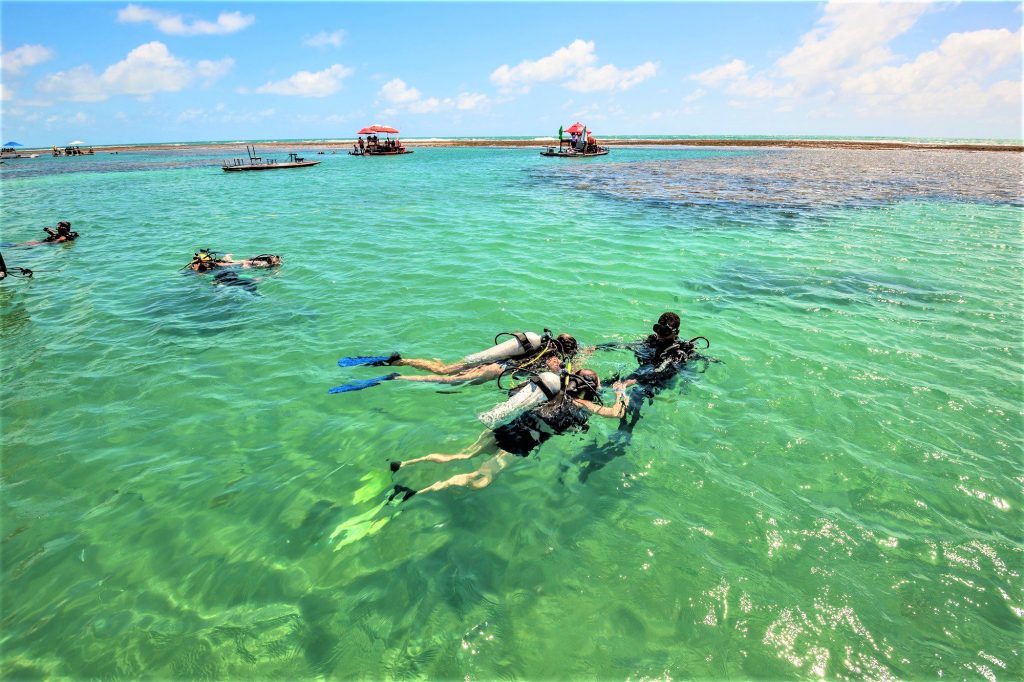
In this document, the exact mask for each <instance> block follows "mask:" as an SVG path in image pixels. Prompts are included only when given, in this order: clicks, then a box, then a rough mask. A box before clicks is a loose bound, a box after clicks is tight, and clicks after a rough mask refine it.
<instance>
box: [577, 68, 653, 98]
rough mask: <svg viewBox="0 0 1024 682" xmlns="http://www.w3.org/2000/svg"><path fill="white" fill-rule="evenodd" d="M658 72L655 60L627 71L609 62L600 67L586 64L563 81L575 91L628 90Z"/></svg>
mask: <svg viewBox="0 0 1024 682" xmlns="http://www.w3.org/2000/svg"><path fill="white" fill-rule="evenodd" d="M657 73H658V65H657V64H656V63H655V62H644V63H643V64H641V65H640V66H638V67H636V68H634V69H630V70H629V71H626V70H623V69H620V68H618V67H617V66H613V65H611V64H606V65H604V66H602V67H594V66H588V67H586V68H585V69H582V70H581V71H579V73H577V74H576V76H575V77H574V78H572V79H571V80H569V81H567V82H566V83H565V87H567V88H569V89H570V90H576V91H577V92H596V91H599V90H628V89H629V88H631V87H633V86H634V85H637V84H638V83H642V82H643V81H645V80H647V79H648V78H652V77H653V76H654V75H655V74H657Z"/></svg>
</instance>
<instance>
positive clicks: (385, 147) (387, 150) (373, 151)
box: [349, 125, 413, 156]
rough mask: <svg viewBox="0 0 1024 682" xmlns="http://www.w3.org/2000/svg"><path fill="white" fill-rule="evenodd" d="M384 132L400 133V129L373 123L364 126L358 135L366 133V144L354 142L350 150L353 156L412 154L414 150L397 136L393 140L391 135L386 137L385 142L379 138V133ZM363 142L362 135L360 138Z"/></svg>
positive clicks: (389, 133) (387, 133)
mask: <svg viewBox="0 0 1024 682" xmlns="http://www.w3.org/2000/svg"><path fill="white" fill-rule="evenodd" d="M380 133H384V134H385V135H398V130H396V129H395V128H391V127H390V126H382V125H372V126H368V127H366V128H362V129H361V130H360V131H359V132H358V133H356V134H357V135H360V136H362V135H366V136H367V138H366V139H367V141H366V144H354V145H352V151H350V152H349V154H351V155H352V156H398V155H399V154H412V152H413V150H411V149H406V148H405V145H403V144H402V143H401V142H399V141H398V138H397V137H396V138H395V139H394V140H392V139H391V138H390V137H389V138H385V140H384V141H383V142H381V141H380V140H379V139H378V135H379V134H380ZM359 140H360V142H362V137H360V138H359Z"/></svg>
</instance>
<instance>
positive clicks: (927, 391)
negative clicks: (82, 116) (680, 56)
mask: <svg viewBox="0 0 1024 682" xmlns="http://www.w3.org/2000/svg"><path fill="white" fill-rule="evenodd" d="M269 151H270V150H267V152H268V154H265V155H269ZM818 151H820V154H818V153H817V152H818ZM827 154H834V152H829V151H827V150H800V151H787V152H780V151H772V150H768V151H726V150H716V151H705V150H694V149H688V150H671V149H658V150H643V149H616V150H613V152H612V154H611V155H609V156H608V157H605V158H602V159H593V160H588V161H584V162H582V164H583V165H580V163H581V162H579V161H568V162H567V161H565V160H560V159H543V158H541V157H540V156H539V155H538V154H537V150H530V149H507V150H493V149H421V150H417V151H416V153H415V154H412V155H408V156H405V157H399V158H385V159H358V158H352V157H348V156H346V155H342V154H338V155H331V154H327V155H324V156H312V155H311V154H307V156H309V157H310V158H318V159H321V160H322V161H323V164H322V165H320V166H318V167H315V168H308V169H296V170H288V171H281V172H278V173H257V174H227V173H222V172H221V171H220V170H219V168H218V167H217V165H216V162H217V161H218V160H219V159H220V158H221V156H222V154H214V155H210V154H209V153H200V154H192V153H188V152H184V151H171V152H160V153H127V154H126V153H122V154H120V155H97V156H96V157H92V158H88V157H86V158H65V159H52V158H39V159H34V160H25V161H23V162H22V161H19V162H16V163H18V164H21V163H23V164H24V165H15V164H14V163H12V164H5V165H4V167H3V171H2V174H0V191H2V200H3V206H4V218H3V222H2V226H0V227H2V235H0V239H2V240H3V241H5V242H11V241H13V242H22V241H26V240H28V239H36V238H38V237H39V236H41V235H42V233H41V232H39V228H40V227H41V226H43V225H52V224H53V223H54V222H55V221H56V220H57V219H59V218H67V219H69V220H71V221H72V222H73V226H74V229H76V230H78V231H79V232H80V233H81V234H82V237H81V238H80V239H79V240H78V241H77V242H75V243H73V244H69V245H63V246H46V247H39V248H35V249H11V248H6V249H4V257H5V258H6V260H7V263H8V265H9V266H11V265H20V266H25V267H31V268H34V269H36V270H37V271H38V274H37V275H36V277H35V279H33V280H31V281H27V280H12V279H8V280H6V281H4V282H3V283H2V284H0V321H2V340H3V353H2V364H3V374H2V376H3V386H4V391H3V394H2V397H0V413H2V430H3V453H2V454H3V457H2V465H3V470H2V479H0V485H2V500H3V512H2V522H3V524H2V525H3V527H2V534H0V535H2V544H0V559H2V581H3V582H2V585H3V590H2V593H0V596H2V599H3V603H2V610H0V612H2V619H3V620H2V630H0V632H2V633H3V634H2V635H0V637H2V642H3V648H2V672H3V674H4V675H5V676H6V677H13V678H58V677H71V678H83V679H84V678H101V677H103V678H111V677H132V678H137V677H143V676H145V677H158V678H180V679H193V678H207V679H209V678H239V679H242V678H244V679H252V678H271V677H281V678H289V679H291V678H313V677H317V676H328V677H366V678H371V679H384V678H410V677H430V678H443V679H455V678H462V679H484V680H490V679H497V678H506V679H511V678H519V679H565V678H586V679H625V678H630V679H649V678H676V679H678V678H730V677H731V678H737V677H761V678H787V679H789V678H815V677H819V676H822V675H824V676H826V677H828V678H849V679H862V678H868V679H879V678H889V677H901V678H922V677H927V678H933V677H938V676H942V677H951V678H956V679H961V678H979V677H986V678H989V679H1012V678H1019V677H1021V675H1022V673H1024V669H1022V661H1021V651H1020V633H1021V619H1022V617H1024V594H1022V589H1021V581H1020V570H1021V566H1022V563H1024V562H1022V556H1021V553H1022V547H1024V545H1022V533H1021V527H1022V525H1021V520H1022V519H1021V509H1022V505H1024V494H1022V483H1024V475H1022V473H1021V466H1020V463H1021V447H1022V430H1021V426H1022V420H1021V397H1022V396H1021V362H1022V357H1024V354H1022V319H1021V314H1022V297H1021V289H1020V283H1021V281H1022V274H1024V273H1022V264H1021V250H1022V246H1024V244H1022V236H1021V235H1022V233H1021V219H1022V209H1021V206H1020V202H1019V199H1018V198H1015V197H1013V196H1012V195H1013V192H1012V189H1011V190H1010V193H1009V195H1007V193H1006V189H1005V188H1006V187H1010V188H1012V187H1015V186H1016V187H1019V186H1020V160H1019V155H1017V154H1010V153H1005V154H976V153H962V152H961V153H957V152H948V153H947V152H943V154H945V155H946V156H942V157H941V160H942V162H941V163H937V162H936V161H935V159H937V158H939V157H936V156H934V155H928V154H927V153H911V154H910V156H898V158H897V157H894V156H893V155H886V154H879V155H875V156H871V154H876V153H874V152H871V153H867V152H864V153H861V154H868V155H869V156H866V157H865V156H858V157H857V158H866V159H869V160H873V161H871V163H870V164H868V165H872V166H874V167H875V171H874V172H873V174H870V177H868V178H865V176H863V175H862V174H861V173H850V172H845V171H840V170H839V169H836V170H835V171H834V172H833V171H831V170H830V168H834V167H835V163H832V162H829V161H828V159H831V158H835V157H834V156H833V157H828V156H824V155H827ZM211 164H212V165H211ZM809 167H810V168H813V169H814V171H813V172H811V173H808V172H806V169H807V168H809ZM702 168H703V169H704V170H705V172H704V173H702V172H701V169H702ZM795 169H796V170H795ZM799 169H804V170H799ZM929 169H932V170H931V172H929ZM865 172H866V171H865ZM879 177H888V178H889V179H890V180H891V181H892V184H891V185H884V184H878V183H879V180H878V178H879ZM937 177H938V178H943V177H944V178H947V179H950V178H954V177H956V178H968V179H969V180H966V181H963V182H960V183H959V184H957V183H956V182H953V180H949V182H939V181H936V179H935V178H937ZM638 178H645V181H644V182H638ZM729 178H733V180H732V181H731V182H730V181H729ZM877 187H882V188H883V190H885V191H875V190H874V189H872V188H877ZM887 187H888V189H886V188H887ZM922 187H923V189H922ZM943 187H947V188H950V189H949V191H942V188H943ZM956 187H967V188H968V190H964V191H960V190H957V189H955V188H956ZM893 188H895V189H893ZM918 190H920V191H918ZM744 191H746V192H747V193H749V195H750V196H749V197H747V199H746V200H744V199H743V198H742V195H743V193H744ZM716 192H717V193H720V194H719V195H717V196H718V198H719V200H716ZM786 196H794V197H799V200H794V201H777V200H775V199H777V198H779V197H786ZM773 198H774V199H773ZM200 247H211V248H215V249H217V250H219V251H221V252H232V253H233V254H235V256H236V257H240V256H248V255H253V254H256V253H260V252H274V253H280V254H282V255H283V257H284V260H285V263H284V266H283V267H282V268H281V269H280V271H279V272H276V273H273V274H267V273H262V275H261V276H262V281H260V282H258V284H257V286H258V295H253V294H251V293H249V292H246V291H243V290H240V289H237V288H227V287H215V286H213V285H212V283H211V282H210V281H209V280H208V279H205V278H202V277H197V276H194V275H185V274H182V273H181V272H180V271H179V270H178V268H180V267H181V266H182V265H184V264H185V263H186V262H187V261H188V260H189V258H190V257H191V255H192V253H193V252H194V251H195V250H197V249H198V248H200ZM45 271H49V272H45ZM246 276H249V275H248V273H247V274H246ZM664 310H675V311H678V312H680V313H681V315H682V317H683V333H684V335H697V334H702V335H705V336H707V337H708V338H710V339H711V342H712V347H711V351H710V352H711V354H712V355H714V356H715V357H717V358H718V359H720V360H721V362H719V363H715V364H710V365H707V366H695V367H693V368H692V371H690V372H688V373H687V374H686V375H685V376H683V377H681V379H680V381H679V383H678V384H677V385H676V386H675V387H674V388H672V389H670V390H668V391H665V392H663V393H662V394H661V395H659V396H658V397H657V399H656V400H655V401H654V402H653V404H650V405H646V406H644V408H643V419H642V420H641V421H640V423H639V424H638V425H637V427H636V429H635V431H634V432H633V437H632V440H631V441H630V442H629V443H628V444H626V445H625V446H624V447H616V446H615V442H614V441H613V440H610V439H611V438H612V437H613V436H614V433H615V426H616V425H615V423H614V422H612V421H611V420H602V419H597V418H595V419H593V420H592V422H591V428H590V431H589V432H587V433H585V434H580V435H575V436H565V437H561V438H555V439H552V440H551V441H549V442H548V443H546V444H545V445H544V446H543V447H542V448H541V449H540V450H539V451H538V452H537V453H535V454H534V455H533V456H531V457H529V458H527V459H525V460H522V461H519V462H517V463H516V466H514V467H512V468H511V469H509V470H508V471H506V472H505V473H503V474H502V475H501V476H500V477H499V478H498V479H497V480H496V481H495V482H494V483H493V484H492V485H491V486H490V487H489V488H486V489H484V490H480V491H468V492H465V491H462V492H444V493H440V494H438V495H436V496H429V495H424V496H420V497H416V498H413V499H412V500H410V501H409V502H408V503H405V504H404V505H402V506H400V507H384V506H382V504H381V503H382V502H383V500H384V495H385V492H386V491H387V490H388V488H389V487H390V485H391V484H392V480H391V477H390V475H389V474H388V473H387V471H386V467H387V460H388V458H391V457H402V458H406V457H411V456H418V455H421V454H426V453H428V452H455V451H458V450H460V449H462V448H464V447H466V446H468V445H469V444H470V443H471V442H472V441H473V440H474V439H475V438H476V437H477V436H478V435H479V433H480V431H481V427H480V424H479V423H478V422H477V421H476V419H475V415H476V414H477V413H479V412H481V411H483V410H485V409H487V408H488V407H490V406H492V405H494V404H495V402H497V401H498V400H500V399H501V395H500V393H499V392H498V391H497V390H496V389H495V388H494V387H493V385H488V386H470V387H464V388H460V389H455V390H444V391H439V390H437V387H431V386H426V385H424V386H418V385H411V384H398V383H396V382H392V383H386V384H384V385H382V386H378V387H376V388H373V389H369V390H365V391H362V392H359V393H351V394H344V395H328V394H327V392H326V389H327V388H328V387H330V386H334V385H337V384H340V383H345V382H346V381H349V380H351V379H360V378H368V377H372V376H376V375H377V374H381V373H382V371H381V370H380V369H379V368H350V369H341V368H339V367H337V366H336V361H337V359H338V358H339V357H341V356H343V355H356V354H364V353H370V354H373V353H386V352H390V351H392V350H400V351H402V352H403V353H404V354H406V355H407V356H421V357H423V356H425V357H442V358H444V359H446V360H454V359H456V358H458V357H461V356H462V355H464V354H466V353H469V352H472V351H475V350H479V349H481V348H483V347H486V346H487V345H489V343H490V341H491V339H492V338H493V336H494V335H495V334H496V333H497V332H500V331H510V330H516V329H530V330H540V329H541V328H542V327H544V326H547V327H550V328H551V329H553V330H555V331H556V332H557V331H570V332H572V333H574V334H575V335H576V336H577V337H578V338H580V339H581V340H583V341H584V342H587V343H593V342H598V341H605V340H617V339H624V340H630V339H634V338H637V337H639V336H641V335H644V334H646V333H648V331H649V329H650V326H651V324H652V322H653V321H654V320H655V319H656V318H657V316H658V315H659V314H660V313H661V312H662V311H664ZM589 365H590V366H591V367H594V368H595V369H597V370H598V371H599V373H600V374H602V376H604V375H607V374H610V373H612V372H613V371H629V370H630V369H631V368H632V366H633V363H632V360H631V357H630V356H629V355H628V354H625V353H620V352H606V353H603V354H595V355H593V356H592V357H591V358H590V361H589ZM475 464H476V463H475V462H464V463H452V464H448V465H434V464H422V465H418V467H413V468H410V469H409V470H408V471H405V470H403V471H401V472H399V474H398V476H397V477H396V480H397V481H401V482H402V483H404V484H406V485H411V486H414V487H422V486H423V485H426V484H428V483H430V482H432V481H433V480H436V479H437V478H438V477H441V476H447V475H448V474H450V473H454V472H456V471H469V470H471V469H472V468H474V466H475Z"/></svg>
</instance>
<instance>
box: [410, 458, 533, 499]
mask: <svg viewBox="0 0 1024 682" xmlns="http://www.w3.org/2000/svg"><path fill="white" fill-rule="evenodd" d="M515 458H516V456H515V455H512V454H509V453H507V452H505V451H504V450H499V451H498V454H497V455H495V456H494V457H491V458H490V459H489V460H487V461H486V462H484V463H483V464H482V465H481V466H480V468H479V469H477V470H476V471H472V472H470V473H468V474H456V475H455V476H452V477H451V478H449V479H446V480H444V481H438V482H437V483H433V484H431V485H428V486H427V487H426V488H423V489H422V490H419V491H417V493H416V494H417V495H420V494H423V493H429V492H437V491H438V490H444V489H445V488H451V487H453V486H457V487H463V488H473V489H474V490H479V489H481V488H486V487H487V486H489V485H490V484H491V482H492V481H493V480H494V479H495V478H497V476H498V474H499V473H501V470H502V469H504V468H505V467H507V466H508V465H509V464H511V463H512V460H514V459H515Z"/></svg>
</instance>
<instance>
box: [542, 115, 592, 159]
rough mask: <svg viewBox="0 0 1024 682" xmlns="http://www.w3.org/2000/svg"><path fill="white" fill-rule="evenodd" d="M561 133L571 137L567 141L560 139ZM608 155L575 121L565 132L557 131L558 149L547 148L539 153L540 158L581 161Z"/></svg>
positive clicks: (560, 129) (584, 127)
mask: <svg viewBox="0 0 1024 682" xmlns="http://www.w3.org/2000/svg"><path fill="white" fill-rule="evenodd" d="M563 133H569V134H570V135H571V136H572V137H571V138H570V139H568V140H565V139H562V135H563ZM607 153H608V148H607V147H600V146H598V144H597V142H595V141H594V137H593V136H592V135H589V134H588V133H587V127H586V126H585V125H583V124H582V123H580V122H579V121H577V122H576V123H573V124H572V125H571V126H569V127H568V128H567V129H566V130H564V131H563V130H562V128H559V129H558V149H555V147H554V146H551V147H548V148H547V149H545V150H544V151H542V152H541V153H540V155H541V156H557V157H560V158H563V159H582V158H586V157H588V156H605V155H606V154H607Z"/></svg>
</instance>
